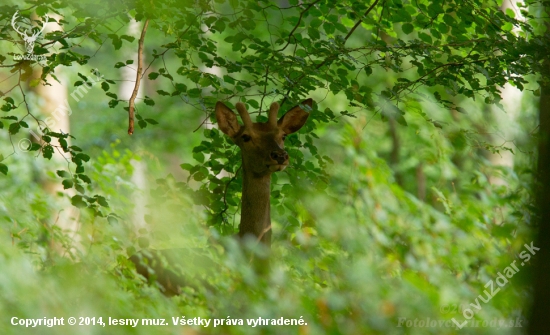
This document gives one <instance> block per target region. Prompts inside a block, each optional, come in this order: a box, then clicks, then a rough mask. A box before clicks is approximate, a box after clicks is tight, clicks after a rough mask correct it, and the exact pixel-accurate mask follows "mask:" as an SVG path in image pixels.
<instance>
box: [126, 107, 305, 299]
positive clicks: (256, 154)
mask: <svg viewBox="0 0 550 335" xmlns="http://www.w3.org/2000/svg"><path fill="white" fill-rule="evenodd" d="M312 102H313V100H312V99H307V100H304V101H302V103H301V104H300V105H297V106H294V107H293V108H291V109H290V110H288V111H287V112H286V113H285V114H284V115H283V116H282V117H281V118H280V119H278V120H277V114H278V111H279V104H278V103H277V102H274V103H272V104H271V106H270V108H269V111H268V120H267V122H252V120H251V118H250V114H249V113H248V111H247V109H246V106H245V105H244V104H243V103H241V102H237V103H236V104H235V108H236V109H237V112H238V113H239V115H240V117H241V120H242V122H243V124H242V125H241V124H239V122H238V120H237V115H236V114H235V112H233V111H232V110H231V109H230V108H229V107H227V106H226V105H225V104H224V103H223V102H221V101H218V102H217V103H216V106H215V116H216V120H217V122H218V128H219V129H220V130H221V131H222V132H223V133H224V134H225V135H227V136H228V137H229V138H230V139H231V140H232V141H233V143H235V144H236V145H237V146H238V147H239V148H240V149H241V157H242V165H241V167H242V174H243V185H242V197H241V220H240V223H239V233H238V234H237V237H238V239H239V240H240V241H245V240H251V239H253V240H255V241H257V242H258V243H261V244H262V245H264V246H265V247H266V248H268V249H269V248H270V247H271V235H272V227H271V211H270V194H271V175H272V174H273V173H275V172H279V171H283V170H284V169H285V168H286V167H287V166H288V165H289V156H288V153H287V152H286V151H285V149H284V141H285V138H286V136H287V135H290V134H293V133H295V132H297V131H298V130H300V129H301V128H302V126H303V125H304V124H305V123H306V121H307V119H308V117H309V113H308V112H306V111H305V110H304V109H303V108H302V106H304V107H305V106H308V107H309V109H311V107H312ZM169 250H170V249H168V250H162V251H149V250H146V251H142V252H139V253H137V254H135V255H133V256H131V257H130V261H131V262H132V263H134V264H135V266H136V271H137V272H138V273H139V274H140V275H142V276H144V277H145V278H146V279H148V280H149V281H151V279H152V277H154V278H153V279H155V280H156V281H157V283H158V284H160V286H162V289H163V290H164V291H163V293H164V294H165V295H167V296H172V295H176V294H178V293H179V292H180V289H181V287H182V286H184V285H185V282H184V281H183V279H182V278H181V277H180V276H178V275H177V274H176V273H175V272H173V271H171V270H167V269H166V266H165V265H166V263H167V262H170V261H172V260H175V259H174V257H170V256H169V254H170V251H169ZM185 258H187V257H185ZM191 262H192V260H191ZM199 262H203V260H199Z"/></svg>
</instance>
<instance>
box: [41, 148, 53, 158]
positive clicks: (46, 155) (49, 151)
mask: <svg viewBox="0 0 550 335" xmlns="http://www.w3.org/2000/svg"><path fill="white" fill-rule="evenodd" d="M52 155H53V147H52V146H51V145H50V144H48V145H46V146H44V148H43V149H42V156H44V158H47V159H51V158H52Z"/></svg>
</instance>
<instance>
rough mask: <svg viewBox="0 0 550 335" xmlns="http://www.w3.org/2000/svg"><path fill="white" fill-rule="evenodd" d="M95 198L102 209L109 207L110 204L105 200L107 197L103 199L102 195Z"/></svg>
mask: <svg viewBox="0 0 550 335" xmlns="http://www.w3.org/2000/svg"><path fill="white" fill-rule="evenodd" d="M95 198H96V199H97V203H98V204H99V205H100V206H102V207H109V203H108V202H107V200H106V199H105V197H102V196H101V195H96V196H95Z"/></svg>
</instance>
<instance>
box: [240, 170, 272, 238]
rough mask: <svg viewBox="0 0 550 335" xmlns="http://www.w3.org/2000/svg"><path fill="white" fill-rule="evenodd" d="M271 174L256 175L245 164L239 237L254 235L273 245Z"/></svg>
mask: <svg viewBox="0 0 550 335" xmlns="http://www.w3.org/2000/svg"><path fill="white" fill-rule="evenodd" d="M270 185H271V173H269V174H267V175H256V174H254V173H253V172H251V171H250V169H247V168H246V165H245V164H244V162H243V193H242V210H241V223H240V225H239V236H240V237H243V236H245V235H248V234H250V235H252V236H254V237H255V238H257V239H259V240H260V241H261V242H262V243H264V244H266V245H267V246H270V244H271V217H270V203H269V200H270V193H271V189H270Z"/></svg>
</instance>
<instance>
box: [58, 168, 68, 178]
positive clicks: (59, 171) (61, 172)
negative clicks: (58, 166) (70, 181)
mask: <svg viewBox="0 0 550 335" xmlns="http://www.w3.org/2000/svg"><path fill="white" fill-rule="evenodd" d="M56 174H57V175H58V176H59V177H61V178H71V174H70V173H69V172H67V171H64V170H57V171H56Z"/></svg>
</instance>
